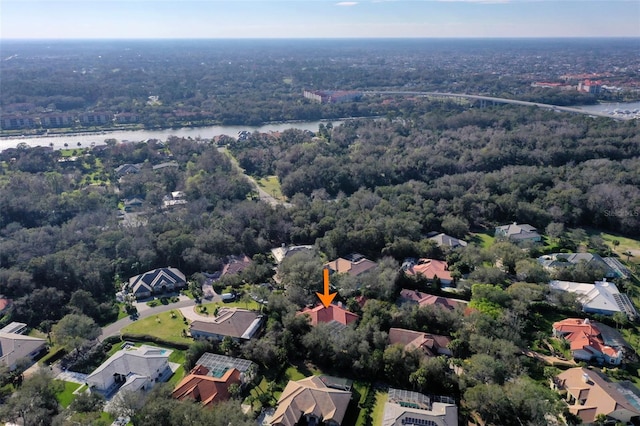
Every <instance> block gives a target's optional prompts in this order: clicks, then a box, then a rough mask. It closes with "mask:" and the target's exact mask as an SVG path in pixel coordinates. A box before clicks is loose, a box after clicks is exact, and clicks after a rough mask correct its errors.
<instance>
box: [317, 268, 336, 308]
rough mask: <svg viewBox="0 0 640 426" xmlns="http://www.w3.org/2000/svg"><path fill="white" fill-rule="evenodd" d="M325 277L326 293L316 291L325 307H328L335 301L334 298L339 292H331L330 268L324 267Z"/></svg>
mask: <svg viewBox="0 0 640 426" xmlns="http://www.w3.org/2000/svg"><path fill="white" fill-rule="evenodd" d="M323 277H324V293H318V292H316V294H317V295H318V298H319V299H320V301H321V302H322V304H323V305H324V307H325V308H328V307H329V305H330V304H331V302H332V301H333V298H334V297H336V294H338V293H329V268H324V271H323Z"/></svg>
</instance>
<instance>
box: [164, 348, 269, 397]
mask: <svg viewBox="0 0 640 426" xmlns="http://www.w3.org/2000/svg"><path fill="white" fill-rule="evenodd" d="M256 371H257V366H256V364H255V363H253V362H251V361H249V360H246V359H241V358H232V357H228V356H224V355H218V354H212V353H208V352H207V353H204V354H203V355H202V356H201V357H200V359H199V360H198V362H196V366H195V367H194V368H193V369H192V370H191V371H190V372H189V374H188V375H187V376H186V377H185V378H183V379H182V381H180V383H179V384H178V385H177V386H176V387H175V389H174V390H173V393H172V396H173V397H174V398H176V399H179V400H181V401H182V400H185V399H191V400H194V401H196V402H200V403H201V404H202V405H203V406H204V407H210V406H212V405H213V404H215V403H216V402H219V401H225V400H227V399H229V397H230V396H231V395H230V394H229V386H231V385H232V384H237V385H239V386H240V387H242V386H243V385H244V384H246V383H248V382H250V381H251V380H252V378H253V377H254V375H255V372H256Z"/></svg>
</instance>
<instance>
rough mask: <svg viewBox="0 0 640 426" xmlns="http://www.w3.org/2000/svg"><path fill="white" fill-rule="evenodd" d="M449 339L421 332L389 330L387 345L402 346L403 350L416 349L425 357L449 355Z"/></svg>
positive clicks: (400, 329)
mask: <svg viewBox="0 0 640 426" xmlns="http://www.w3.org/2000/svg"><path fill="white" fill-rule="evenodd" d="M450 343H451V338H450V337H447V336H440V335H438V334H431V333H423V332H421V331H413V330H406V329H404V328H391V329H390V330H389V344H390V345H402V346H403V347H404V349H405V350H415V349H418V350H420V351H421V352H422V353H424V355H425V356H428V357H434V356H438V355H449V356H450V355H451V351H450V350H449V344H450Z"/></svg>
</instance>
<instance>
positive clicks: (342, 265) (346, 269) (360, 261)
mask: <svg viewBox="0 0 640 426" xmlns="http://www.w3.org/2000/svg"><path fill="white" fill-rule="evenodd" d="M325 266H326V267H328V268H329V272H330V273H337V274H349V275H351V276H353V277H357V276H358V275H361V274H364V273H365V272H369V271H371V270H372V269H374V268H375V267H376V266H377V264H376V263H375V262H373V261H371V260H369V259H367V258H365V257H364V256H363V255H361V254H359V253H352V254H350V255H348V256H345V257H344V258H343V257H340V258H338V259H336V260H333V261H331V262H329V263H327V264H325Z"/></svg>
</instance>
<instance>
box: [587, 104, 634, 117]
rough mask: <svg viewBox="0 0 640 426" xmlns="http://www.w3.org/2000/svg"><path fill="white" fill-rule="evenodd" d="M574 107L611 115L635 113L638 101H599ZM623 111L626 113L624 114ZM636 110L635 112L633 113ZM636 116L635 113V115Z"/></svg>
mask: <svg viewBox="0 0 640 426" xmlns="http://www.w3.org/2000/svg"><path fill="white" fill-rule="evenodd" d="M575 108H580V109H583V110H585V111H593V112H604V113H609V114H611V116H612V117H615V116H619V115H629V116H631V115H636V113H637V112H638V111H639V110H640V102H610V103H600V104H597V105H580V106H576V107H575ZM624 111H627V112H628V113H627V114H625V113H624ZM634 111H636V113H634ZM636 117H637V115H636Z"/></svg>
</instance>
